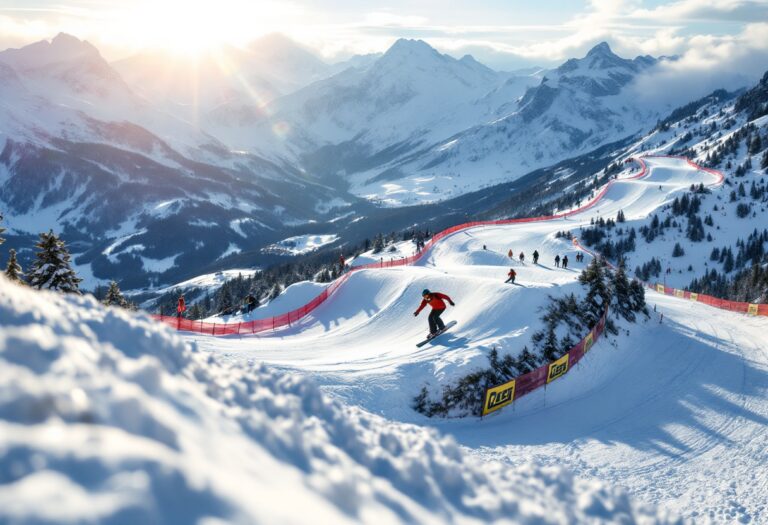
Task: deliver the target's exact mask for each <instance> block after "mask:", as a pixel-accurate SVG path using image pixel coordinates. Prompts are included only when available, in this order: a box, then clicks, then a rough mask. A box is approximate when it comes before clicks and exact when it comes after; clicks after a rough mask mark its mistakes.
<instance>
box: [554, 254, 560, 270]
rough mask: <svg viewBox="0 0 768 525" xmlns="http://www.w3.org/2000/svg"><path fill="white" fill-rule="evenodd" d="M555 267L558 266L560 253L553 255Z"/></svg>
mask: <svg viewBox="0 0 768 525" xmlns="http://www.w3.org/2000/svg"><path fill="white" fill-rule="evenodd" d="M555 268H560V255H555Z"/></svg>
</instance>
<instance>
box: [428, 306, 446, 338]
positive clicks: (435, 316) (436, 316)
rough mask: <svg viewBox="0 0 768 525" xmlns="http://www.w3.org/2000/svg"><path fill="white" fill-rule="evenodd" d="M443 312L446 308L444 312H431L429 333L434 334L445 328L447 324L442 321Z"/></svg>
mask: <svg viewBox="0 0 768 525" xmlns="http://www.w3.org/2000/svg"><path fill="white" fill-rule="evenodd" d="M443 312H445V308H443V309H442V310H432V311H431V312H429V333H430V334H434V333H435V332H437V331H438V330H442V329H443V328H445V323H444V322H443V320H442V319H440V316H441V315H443Z"/></svg>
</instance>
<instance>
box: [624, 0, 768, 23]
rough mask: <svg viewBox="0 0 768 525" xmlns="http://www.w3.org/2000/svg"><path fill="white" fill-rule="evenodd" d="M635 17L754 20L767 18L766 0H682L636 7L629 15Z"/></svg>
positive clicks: (678, 19) (767, 6) (666, 19)
mask: <svg viewBox="0 0 768 525" xmlns="http://www.w3.org/2000/svg"><path fill="white" fill-rule="evenodd" d="M629 18H632V19H636V20H642V19H646V20H661V21H665V22H680V21H693V20H709V21H714V22H722V21H724V20H728V21H732V22H753V21H755V20H766V19H768V2H765V1H764V0H759V1H756V0H682V1H679V2H673V3H671V4H667V5H660V6H658V7H655V8H654V9H638V10H636V11H634V12H632V13H631V14H630V15H629Z"/></svg>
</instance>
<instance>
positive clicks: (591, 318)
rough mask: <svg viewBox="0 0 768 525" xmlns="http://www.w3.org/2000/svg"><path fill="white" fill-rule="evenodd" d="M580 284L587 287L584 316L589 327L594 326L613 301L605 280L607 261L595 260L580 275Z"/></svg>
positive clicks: (597, 258)
mask: <svg viewBox="0 0 768 525" xmlns="http://www.w3.org/2000/svg"><path fill="white" fill-rule="evenodd" d="M579 282H580V283H582V284H584V285H586V286H587V295H586V297H585V298H584V306H585V311H584V314H585V316H586V318H587V320H588V325H589V326H594V325H595V324H597V322H598V321H599V320H600V317H602V315H603V312H604V311H605V306H606V305H607V304H609V302H610V300H611V289H610V287H609V285H608V282H607V280H606V278H605V260H604V259H603V258H602V257H595V258H593V259H592V261H591V262H590V263H589V266H587V267H586V268H585V269H584V271H583V272H582V273H581V275H579Z"/></svg>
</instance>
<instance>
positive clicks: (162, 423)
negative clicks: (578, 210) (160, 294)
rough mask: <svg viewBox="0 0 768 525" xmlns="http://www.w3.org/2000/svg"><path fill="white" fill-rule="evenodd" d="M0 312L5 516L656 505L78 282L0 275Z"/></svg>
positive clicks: (513, 511) (575, 516)
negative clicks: (492, 455) (321, 380)
mask: <svg viewBox="0 0 768 525" xmlns="http://www.w3.org/2000/svg"><path fill="white" fill-rule="evenodd" d="M0 322H1V323H2V324H3V327H4V329H3V330H2V332H0V365H1V366H0V450H2V451H3V454H2V455H1V456H0V520H2V521H4V522H10V523H82V522H99V523H116V522H131V523H169V524H170V523H200V522H214V521H215V522H222V523H223V522H226V523H257V522H258V523H305V522H306V520H307V517H308V516H311V517H312V521H313V522H315V523H329V524H330V523H333V524H337V523H360V522H364V523H377V524H378V523H417V522H418V523H445V522H452V523H482V522H485V523H487V522H490V521H499V522H526V523H533V522H536V523H566V522H567V523H577V522H584V523H587V522H589V523H596V522H640V523H643V522H647V523H651V522H656V521H655V517H654V516H653V514H650V513H649V512H648V511H643V510H638V509H637V507H636V506H635V505H633V504H632V503H631V502H630V501H629V500H628V499H627V498H626V496H625V495H624V494H623V493H622V492H621V491H620V490H617V489H615V488H613V487H608V486H605V485H602V484H599V483H597V482H588V481H582V480H579V479H575V478H573V477H572V476H570V475H569V474H567V473H566V472H564V471H563V470H562V469H560V468H557V467H546V468H539V467H538V466H536V465H535V464H526V465H525V466H521V467H515V468H509V467H504V466H502V465H501V464H500V463H497V462H493V461H490V462H486V461H478V460H477V459H476V458H473V457H472V456H470V455H467V454H466V453H465V452H463V451H462V450H461V449H460V448H459V447H458V446H457V445H456V444H455V443H454V442H453V441H452V440H451V439H449V438H444V437H441V436H440V435H439V434H437V433H436V432H434V431H430V430H427V429H423V428H419V427H416V426H412V425H404V424H400V423H393V422H390V421H387V420H385V419H383V418H381V417H379V416H375V415H372V414H370V413H367V412H365V411H363V410H360V409H357V408H352V407H346V406H344V405H342V404H340V403H339V402H338V401H333V400H330V399H328V398H327V397H326V396H325V395H324V394H323V393H322V392H321V391H320V390H319V389H318V388H317V387H316V386H315V385H314V384H313V383H312V381H310V380H308V379H303V378H299V377H296V376H292V375H286V374H284V373H280V372H275V371H271V370H269V369H268V368H266V367H263V366H256V367H247V368H242V367H237V368H235V367H230V366H227V365H226V364H223V363H222V362H221V361H220V360H219V359H217V358H216V357H215V356H211V355H209V354H204V353H202V352H200V351H198V350H196V349H195V348H194V347H193V346H190V345H188V344H186V343H184V342H183V341H182V340H181V339H180V338H179V337H178V336H176V335H174V334H171V333H170V332H169V331H168V330H167V329H165V328H163V327H161V326H160V325H157V324H155V323H153V322H152V321H150V320H149V319H148V318H146V317H143V316H138V317H136V316H131V315H129V314H127V313H126V312H124V311H120V310H110V309H105V308H103V307H101V306H99V305H97V304H96V303H95V302H94V301H93V300H91V299H87V298H81V297H71V296H69V297H65V296H61V295H55V294H52V293H44V292H34V291H31V290H30V289H28V288H24V287H19V286H16V285H13V284H10V283H8V282H7V281H6V280H4V279H3V278H1V277H0ZM297 502H300V505H297V504H296V503H297Z"/></svg>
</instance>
